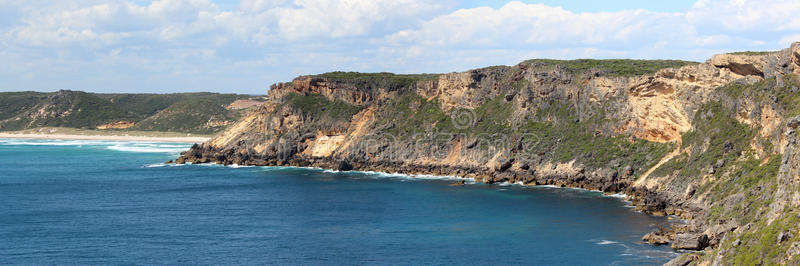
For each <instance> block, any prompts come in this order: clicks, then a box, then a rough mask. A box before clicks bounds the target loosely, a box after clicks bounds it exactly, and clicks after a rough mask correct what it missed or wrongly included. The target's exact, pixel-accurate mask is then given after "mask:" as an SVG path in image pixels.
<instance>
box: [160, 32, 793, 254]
mask: <svg viewBox="0 0 800 266" xmlns="http://www.w3.org/2000/svg"><path fill="white" fill-rule="evenodd" d="M799 48H800V43H795V44H793V45H792V47H790V48H788V49H784V50H782V51H778V52H772V53H754V54H750V53H745V54H725V55H718V56H714V57H713V58H712V59H710V60H709V61H708V62H706V63H690V62H675V61H630V60H628V61H626V60H609V61H586V60H583V61H581V60H578V61H553V60H531V61H526V62H523V63H520V64H519V65H516V66H513V67H505V66H498V67H489V68H483V69H476V70H470V71H467V72H463V73H450V74H442V75H393V74H387V73H376V74H358V73H344V72H336V73H327V74H323V75H316V76H302V77H298V78H296V79H295V80H293V81H292V82H290V83H279V84H276V85H273V86H272V87H271V89H270V91H269V95H268V99H269V100H268V101H267V102H266V103H265V104H264V105H263V106H261V107H259V108H258V109H256V110H254V111H253V112H251V113H250V114H249V115H248V116H246V117H244V118H243V119H241V120H240V121H239V122H238V123H236V124H234V125H232V126H230V127H229V128H228V129H227V130H226V131H225V132H223V133H221V134H219V135H218V136H217V137H215V138H214V139H212V140H211V141H209V142H207V143H204V144H202V145H197V146H195V147H192V149H191V150H189V151H188V152H185V153H183V154H182V155H181V157H180V158H178V159H177V160H176V163H185V162H192V163H207V162H217V163H221V164H239V165H293V166H316V167H323V168H330V169H338V170H351V169H354V170H370V171H387V172H403V173H410V174H434V175H458V176H463V177H472V178H475V179H476V180H477V181H480V182H484V183H496V182H522V183H523V184H526V185H545V184H546V185H555V186H563V187H577V188H585V189H591V190H600V191H604V192H608V193H625V194H626V195H628V196H629V199H630V200H631V201H632V202H633V204H634V205H635V206H636V209H637V210H641V211H643V212H646V213H650V214H654V215H675V216H678V217H680V218H683V219H686V221H687V223H686V224H684V225H680V226H676V227H675V228H671V229H669V230H666V231H659V232H653V233H650V234H648V235H647V236H645V237H644V238H643V240H644V241H647V242H650V243H652V244H667V243H672V247H674V248H676V249H685V250H705V252H700V253H695V254H692V255H690V256H682V257H681V258H679V259H677V260H676V261H673V264H679V265H683V264H685V263H689V262H693V261H698V260H702V261H708V262H712V261H713V262H717V263H720V264H731V263H743V264H750V263H786V262H789V261H792V260H795V261H796V260H797V259H798V258H795V256H794V255H793V254H800V248H798V247H800V244H797V243H800V242H795V238H793V237H779V236H777V235H775V236H772V235H770V236H769V239H770V241H769V244H768V245H766V244H763V245H762V244H761V242H759V241H760V240H759V239H761V236H763V235H766V234H773V232H782V233H783V236H791V235H798V233H799V232H798V228H797V227H796V226H795V227H792V226H790V225H791V224H792V223H793V222H796V221H797V219H798V218H797V217H800V216H798V215H797V214H795V212H797V211H794V210H796V209H800V208H799V207H800V206H798V203H800V177H798V176H800V174H798V173H799V172H798V169H800V156H798V155H797V154H798V153H797V150H798V149H797V148H796V147H797V144H796V143H797V136H796V133H794V130H795V129H797V128H798V126H800V122H797V121H800V118H795V119H788V118H789V117H795V116H797V115H800V91H798V89H797V87H798V86H800V77H798V74H797V73H798V69H800V65H799V64H798V62H799V61H800V56H798V55H800V54H798V49H799ZM587 64H589V65H590V66H589V67H587ZM631 69H632V70H631ZM642 69H648V71H644V70H642ZM775 239H780V240H779V241H776V240H775ZM737 241H738V242H737ZM758 245H762V246H763V247H762V246H758ZM754 246H758V248H750V247H754ZM770 250H779V252H778V255H775V253H774V252H772V251H770ZM709 251H713V252H709ZM740 254H747V256H741V255H740ZM776 256H777V257H776ZM753 258H757V259H758V260H757V261H753Z"/></svg>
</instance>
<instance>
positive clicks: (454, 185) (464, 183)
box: [450, 180, 467, 187]
mask: <svg viewBox="0 0 800 266" xmlns="http://www.w3.org/2000/svg"><path fill="white" fill-rule="evenodd" d="M466 184H467V181H464V180H459V181H458V182H455V183H452V184H450V186H451V187H457V186H463V185H466Z"/></svg>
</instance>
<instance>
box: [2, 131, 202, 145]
mask: <svg viewBox="0 0 800 266" xmlns="http://www.w3.org/2000/svg"><path fill="white" fill-rule="evenodd" d="M4 138H5V139H40V140H112V141H149V142H176V143H203V142H206V141H208V140H209V139H211V138H210V137H153V136H119V135H72V134H14V133H5V132H0V139H4Z"/></svg>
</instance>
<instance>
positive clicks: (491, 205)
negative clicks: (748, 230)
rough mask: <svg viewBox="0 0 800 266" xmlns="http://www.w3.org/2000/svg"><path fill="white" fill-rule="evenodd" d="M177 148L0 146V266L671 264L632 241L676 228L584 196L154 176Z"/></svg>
mask: <svg viewBox="0 0 800 266" xmlns="http://www.w3.org/2000/svg"><path fill="white" fill-rule="evenodd" d="M189 146H190V145H187V144H176V143H144V142H115V141H76V140H24V139H0V263H2V264H4V265H7V264H25V265H30V264H302V265H320V264H322V265H343V264H344V265H375V264H381V265H383V264H393V265H396V264H414V265H419V264H424V265H430V264H440V265H441V264H445V265H451V264H468V265H489V264H491V265H497V264H538V265H542V264H543V265H575V264H581V265H587V264H588V265H641V264H646V265H651V264H661V263H664V262H667V261H668V260H670V259H671V258H674V257H676V256H677V255H678V254H677V253H675V252H673V251H672V250H671V249H670V248H669V247H666V246H661V247H656V246H650V245H647V244H645V243H643V242H642V241H641V237H642V235H644V234H645V233H647V232H649V231H650V230H653V229H655V228H656V227H657V226H659V225H666V224H668V223H670V222H676V221H672V220H669V219H668V218H666V217H652V216H648V215H645V214H642V213H639V212H635V211H633V210H632V208H631V207H630V205H629V203H627V202H625V201H624V200H622V199H621V198H619V197H613V196H605V195H603V194H602V193H599V192H593V191H585V190H578V189H564V188H553V187H524V186H520V185H514V184H502V185H486V184H468V185H465V186H450V184H451V183H454V182H455V181H456V178H455V177H435V176H416V177H415V176H406V175H400V174H381V173H365V172H335V171H326V170H322V169H308V168H291V167H225V166H218V165H185V166H174V165H164V164H161V162H164V161H166V160H169V159H174V158H176V157H177V155H178V153H179V152H180V151H183V150H186V149H188V147H189ZM468 183H474V182H468Z"/></svg>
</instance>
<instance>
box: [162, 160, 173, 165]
mask: <svg viewBox="0 0 800 266" xmlns="http://www.w3.org/2000/svg"><path fill="white" fill-rule="evenodd" d="M171 163H173V162H172V160H169V161H166V162H164V164H171Z"/></svg>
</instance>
